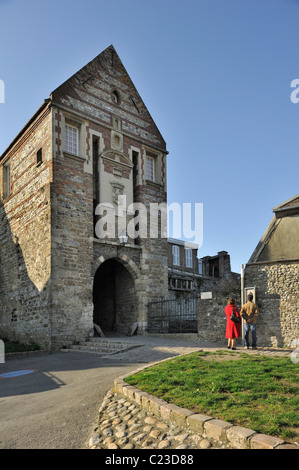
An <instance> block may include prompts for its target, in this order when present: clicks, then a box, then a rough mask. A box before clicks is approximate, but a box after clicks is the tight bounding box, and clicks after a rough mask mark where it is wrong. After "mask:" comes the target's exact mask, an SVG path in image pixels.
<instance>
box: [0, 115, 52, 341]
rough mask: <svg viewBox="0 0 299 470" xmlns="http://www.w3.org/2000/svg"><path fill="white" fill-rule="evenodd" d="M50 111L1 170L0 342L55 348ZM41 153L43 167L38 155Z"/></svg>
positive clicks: (32, 126)
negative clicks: (6, 189) (6, 183)
mask: <svg viewBox="0 0 299 470" xmlns="http://www.w3.org/2000/svg"><path fill="white" fill-rule="evenodd" d="M51 119H52V116H51V111H50V109H49V107H48V106H45V107H44V109H43V110H42V111H41V113H40V115H39V116H38V118H36V119H33V120H32V122H31V124H30V123H29V127H28V129H27V131H26V132H25V133H24V135H23V136H22V138H21V139H19V140H17V141H16V142H13V143H12V145H11V146H10V148H9V149H8V151H7V153H6V155H5V159H4V161H2V166H1V173H0V174H1V180H0V185H1V205H0V211H1V215H0V217H1V225H0V259H1V262H0V297H1V303H0V337H2V338H5V337H7V338H9V339H11V340H14V341H21V342H28V339H30V341H31V342H36V343H38V344H39V345H40V346H41V347H43V348H48V347H49V345H50V332H51V315H50V309H49V306H50V305H51V288H50V277H51V205H50V181H51V179H52V140H51V123H52V121H51ZM39 149H42V163H37V151H38V150H39ZM8 161H9V162H10V173H11V179H10V192H11V194H10V195H9V196H8V197H3V163H5V162H8Z"/></svg>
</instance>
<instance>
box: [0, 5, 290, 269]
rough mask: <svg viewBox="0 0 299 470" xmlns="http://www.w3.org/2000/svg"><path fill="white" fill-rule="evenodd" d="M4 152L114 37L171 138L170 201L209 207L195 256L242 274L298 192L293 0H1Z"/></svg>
mask: <svg viewBox="0 0 299 470" xmlns="http://www.w3.org/2000/svg"><path fill="white" fill-rule="evenodd" d="M0 20H1V29H0V44H1V46H0V79H1V80H3V81H4V83H5V103H1V104H0V153H2V152H3V151H4V150H5V149H6V147H7V146H8V145H9V143H10V142H11V140H12V139H13V138H14V137H15V136H16V134H17V133H18V132H19V131H20V130H21V128H22V127H23V126H24V125H25V124H26V122H27V121H28V120H29V118H30V117H31V116H32V115H33V114H34V112H35V111H36V110H37V109H38V108H39V106H40V105H41V104H42V102H43V99H44V98H48V97H49V95H50V93H51V92H52V91H53V90H54V89H55V88H56V87H57V86H59V85H60V84H61V83H62V82H64V81H65V80H66V79H67V78H69V77H70V76H71V75H72V74H74V73H75V72H77V71H78V70H79V69H80V68H81V67H83V66H84V65H86V64H87V63H88V62H89V61H90V60H92V59H93V58H94V57H96V56H97V55H98V54H99V53H100V52H102V51H103V50H104V49H105V48H106V47H108V46H109V45H110V44H113V45H114V47H115V48H116V50H117V52H118V54H119V55H120V58H121V60H122V62H123V63H124V65H125V67H126V69H127V71H128V73H129V75H130V76H131V78H132V80H133V82H134V84H135V86H136V88H137V90H138V91H139V93H140V95H141V97H142V98H143V100H144V102H145V104H146V106H147V107H148V109H149V111H150V113H151V115H152V117H153V119H154V120H155V122H156V124H157V126H158V128H159V129H160V131H161V133H162V135H163V137H164V139H165V140H166V142H167V148H168V151H169V156H168V202H169V203H172V202H179V203H181V204H182V203H183V202H185V203H193V204H194V203H196V202H199V203H203V208H204V226H203V237H204V238H203V245H202V247H201V248H200V250H199V256H200V257H201V256H206V255H211V256H213V255H215V254H217V252H218V251H221V250H226V251H228V252H229V254H230V256H231V263H232V269H233V270H234V271H237V272H240V265H241V264H242V263H246V262H247V261H248V259H249V257H250V255H251V253H252V251H253V250H254V248H255V246H256V245H257V243H258V241H259V239H260V237H261V236H262V234H263V233H264V231H265V229H266V228H267V225H268V223H269V222H270V220H271V218H272V215H273V213H272V208H273V207H274V206H276V205H278V204H280V203H282V202H284V201H285V200H287V199H289V198H291V197H293V196H295V195H296V194H298V193H299V181H298V180H299V158H298V156H299V103H298V104H294V103H292V102H291V99H290V95H291V92H292V91H293V89H292V88H291V87H290V85H291V81H292V80H294V79H299V53H298V50H299V27H298V25H299V1H298V0H114V1H113V2H108V1H106V0H105V1H102V0H84V1H79V0H52V1H46V0H0Z"/></svg>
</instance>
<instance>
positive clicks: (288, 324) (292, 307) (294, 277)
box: [245, 261, 299, 347]
mask: <svg viewBox="0 0 299 470" xmlns="http://www.w3.org/2000/svg"><path fill="white" fill-rule="evenodd" d="M245 282H246V285H248V286H255V287H256V303H257V304H258V307H259V318H258V323H257V335H258V345H260V346H279V347H282V346H287V347H290V346H291V345H292V344H293V346H294V344H295V343H294V342H295V341H296V340H298V338H299V297H298V292H299V262H290V261H285V262H276V263H253V264H248V265H247V266H246V270H245Z"/></svg>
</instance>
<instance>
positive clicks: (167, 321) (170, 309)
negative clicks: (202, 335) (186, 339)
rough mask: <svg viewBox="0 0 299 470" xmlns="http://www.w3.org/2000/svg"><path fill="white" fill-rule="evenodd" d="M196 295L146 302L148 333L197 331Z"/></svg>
mask: <svg viewBox="0 0 299 470" xmlns="http://www.w3.org/2000/svg"><path fill="white" fill-rule="evenodd" d="M197 302H198V298H197V297H187V298H181V299H175V300H162V301H159V302H150V303H149V304H148V328H147V329H148V332H149V333H197V331H198V317H197Z"/></svg>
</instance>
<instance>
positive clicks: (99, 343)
mask: <svg viewBox="0 0 299 470" xmlns="http://www.w3.org/2000/svg"><path fill="white" fill-rule="evenodd" d="M139 346H142V344H134V343H124V342H120V341H113V340H107V339H103V338H90V340H89V341H82V342H80V343H79V344H71V345H70V346H69V347H68V348H65V349H62V351H63V352H85V353H93V354H99V355H101V356H106V355H112V354H117V353H119V352H124V351H128V350H129V349H133V348H137V347H139Z"/></svg>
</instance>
